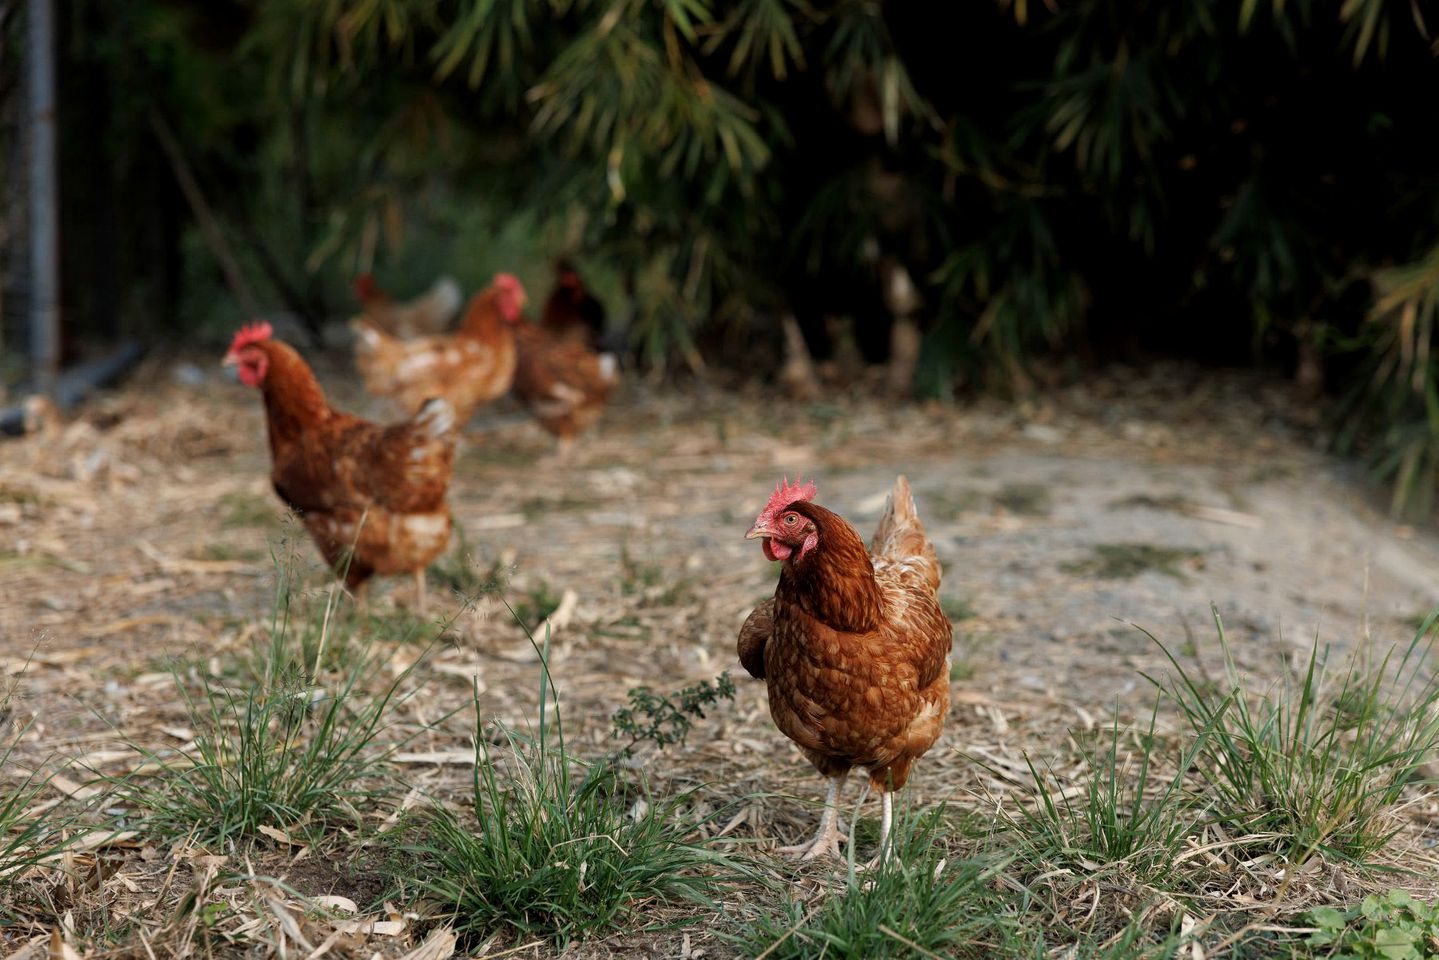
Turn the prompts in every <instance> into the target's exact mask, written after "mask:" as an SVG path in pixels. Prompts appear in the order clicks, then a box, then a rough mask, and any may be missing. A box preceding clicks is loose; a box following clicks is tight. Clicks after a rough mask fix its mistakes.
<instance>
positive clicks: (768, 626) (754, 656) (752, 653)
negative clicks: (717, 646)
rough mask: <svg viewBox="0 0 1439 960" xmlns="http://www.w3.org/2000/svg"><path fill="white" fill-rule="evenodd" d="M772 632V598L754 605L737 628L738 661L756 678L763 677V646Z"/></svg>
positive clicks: (760, 678)
mask: <svg viewBox="0 0 1439 960" xmlns="http://www.w3.org/2000/svg"><path fill="white" fill-rule="evenodd" d="M773 632H774V598H773V597H771V598H770V599H768V600H766V601H765V602H764V603H761V604H760V605H759V606H757V607H755V608H754V610H753V611H752V612H751V613H750V615H749V616H748V617H747V618H745V622H744V626H742V627H740V628H739V642H738V643H737V644H735V647H736V649H737V650H738V652H739V662H740V665H741V666H743V667H744V668H745V669H746V670H747V671H749V675H750V676H752V677H754V678H755V679H756V680H763V679H764V648H765V644H767V643H768V642H769V638H770V634H771V633H773Z"/></svg>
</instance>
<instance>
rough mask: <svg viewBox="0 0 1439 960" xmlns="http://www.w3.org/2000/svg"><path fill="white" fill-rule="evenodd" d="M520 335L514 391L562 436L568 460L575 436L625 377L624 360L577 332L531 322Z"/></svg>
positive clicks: (561, 448)
mask: <svg viewBox="0 0 1439 960" xmlns="http://www.w3.org/2000/svg"><path fill="white" fill-rule="evenodd" d="M515 338H516V343H517V346H518V350H519V357H518V360H517V362H516V366H515V396H516V397H517V398H519V401H520V402H521V403H522V404H524V406H525V408H526V409H527V410H529V411H530V413H532V414H534V416H535V419H537V420H539V422H540V426H542V427H544V428H545V430H547V431H549V432H550V433H551V434H553V435H554V436H555V437H556V438H557V439H558V441H559V449H558V454H559V460H560V462H562V463H563V462H565V461H567V460H569V457H570V451H571V448H572V447H573V445H574V439H575V437H576V436H578V435H579V434H580V433H582V432H584V431H585V430H587V429H589V428H590V427H591V426H593V425H594V422H595V421H596V420H598V419H599V418H600V411H601V410H602V409H604V405H605V401H606V400H608V399H609V396H610V394H611V393H612V392H613V391H614V389H615V387H616V386H617V385H618V384H619V382H620V369H619V363H618V362H616V360H615V358H614V355H613V354H609V353H595V352H594V351H593V350H591V349H590V348H589V347H588V346H586V345H585V343H584V342H583V341H582V340H580V339H578V338H577V337H575V336H574V335H573V334H556V333H552V332H550V331H549V330H547V329H545V328H544V327H538V326H535V325H533V324H529V323H522V324H520V326H519V327H518V328H517V330H516V333H515Z"/></svg>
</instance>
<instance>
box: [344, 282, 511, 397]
mask: <svg viewBox="0 0 1439 960" xmlns="http://www.w3.org/2000/svg"><path fill="white" fill-rule="evenodd" d="M524 305H525V288H524V287H523V286H521V285H520V281H519V280H517V279H516V278H515V277H514V276H513V275H512V274H508V273H501V274H496V275H495V279H494V282H493V283H491V284H490V285H489V286H488V287H486V288H485V289H484V290H481V291H480V292H479V293H477V294H475V295H474V296H473V297H471V298H470V302H469V305H468V306H466V307H465V316H464V319H463V321H461V323H460V329H459V330H457V331H455V332H454V333H453V334H442V335H436V336H430V337H415V338H414V339H411V340H402V339H399V338H398V337H392V336H390V335H389V334H388V333H386V332H385V331H383V330H381V329H379V328H378V327H376V326H375V325H374V324H373V323H371V322H370V321H368V320H366V319H364V318H362V317H357V318H356V319H354V320H352V321H350V324H351V326H352V327H353V328H354V330H355V334H356V336H355V366H356V367H358V368H359V371H360V377H361V378H362V379H363V380H364V381H365V389H366V390H368V391H369V392H370V393H373V394H375V395H376V396H381V397H389V398H390V399H391V400H393V401H395V402H396V403H397V404H398V405H399V406H400V408H401V409H402V410H404V411H405V412H406V413H414V412H415V411H417V410H419V409H420V405H421V404H423V403H424V402H425V401H426V400H428V399H430V398H431V397H444V398H445V399H446V400H448V401H449V402H450V406H452V407H454V409H455V418H456V421H457V422H458V423H460V424H461V425H463V424H464V423H466V422H467V421H468V420H469V419H470V417H471V416H472V415H473V414H474V412H475V411H476V410H477V409H479V407H481V406H482V405H484V404H486V403H489V402H490V401H491V400H494V399H496V398H497V397H500V396H502V395H504V393H505V391H506V390H509V389H510V384H511V382H512V381H513V380H514V376H515V325H516V324H519V323H522V322H523V316H522V314H521V312H520V311H521V309H522V308H523V307H524Z"/></svg>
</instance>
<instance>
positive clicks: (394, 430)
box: [224, 323, 455, 611]
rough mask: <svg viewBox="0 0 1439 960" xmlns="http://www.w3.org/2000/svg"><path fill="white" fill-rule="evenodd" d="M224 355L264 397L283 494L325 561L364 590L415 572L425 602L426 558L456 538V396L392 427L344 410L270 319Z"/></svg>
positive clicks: (275, 477)
mask: <svg viewBox="0 0 1439 960" xmlns="http://www.w3.org/2000/svg"><path fill="white" fill-rule="evenodd" d="M224 362H225V364H226V366H235V367H238V368H239V376H240V380H241V382H243V383H245V384H247V385H249V386H252V387H258V388H259V390H260V393H261V395H262V396H263V397H264V399H265V419H266V422H267V424H268V426H269V432H270V454H271V458H272V460H273V466H272V469H271V472H270V479H271V481H272V482H273V483H274V486H275V493H277V494H278V495H279V497H280V499H281V500H283V501H284V502H285V503H286V505H288V506H289V507H290V508H291V509H292V510H294V511H295V512H296V513H298V514H299V515H300V519H301V520H303V521H304V523H305V528H306V529H307V530H309V532H310V536H311V537H313V538H314V540H315V543H316V545H317V546H318V547H319V548H320V553H321V554H323V555H324V557H325V562H326V563H328V564H329V565H330V566H331V567H332V568H333V569H334V570H335V571H336V573H337V574H342V575H343V576H344V578H345V585H346V586H347V587H349V588H350V589H351V590H352V591H353V592H355V593H357V594H360V593H362V592H363V591H364V588H365V585H366V583H367V581H368V580H369V579H370V577H371V576H372V575H374V574H377V573H379V574H397V573H409V574H412V575H413V576H414V578H415V590H416V594H417V596H416V605H417V607H418V608H419V609H420V610H421V611H423V610H424V605H425V567H427V566H428V565H429V563H430V561H431V560H433V559H435V557H437V556H439V555H440V553H441V552H442V551H443V550H444V549H445V545H446V544H447V543H448V542H449V539H450V527H451V522H452V521H451V518H450V507H449V504H448V503H446V501H445V493H446V491H447V490H448V489H449V485H450V471H451V469H452V467H453V466H454V459H455V413H454V410H453V409H452V408H451V407H450V404H449V403H448V401H446V400H443V399H434V400H430V401H428V402H427V403H425V404H424V405H423V406H421V407H420V410H419V412H418V413H416V414H415V416H414V417H413V418H412V419H410V420H406V421H404V422H401V423H396V424H392V425H390V426H380V425H378V424H374V423H371V422H370V421H368V420H362V419H360V418H359V417H353V416H350V415H349V414H347V413H341V412H340V411H338V410H335V409H333V408H331V407H330V405H329V404H328V403H327V402H326V401H325V393H324V391H323V390H321V389H320V384H319V382H318V381H316V379H315V375H314V373H313V372H311V370H310V367H309V365H308V364H307V363H305V361H304V360H303V359H302V358H301V357H300V355H299V354H298V353H296V352H295V350H294V349H293V348H292V347H291V346H289V344H286V343H283V342H281V341H279V340H274V339H271V334H270V325H269V324H268V323H259V324H255V325H254V326H250V327H246V328H244V329H243V330H241V331H240V332H239V333H237V334H236V335H235V340H234V342H233V343H232V344H231V346H230V351H229V352H228V353H226V354H225V361H224Z"/></svg>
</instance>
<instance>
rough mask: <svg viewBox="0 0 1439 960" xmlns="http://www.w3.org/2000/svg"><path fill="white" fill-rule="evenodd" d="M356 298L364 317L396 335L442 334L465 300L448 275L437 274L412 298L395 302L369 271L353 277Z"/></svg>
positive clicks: (458, 287) (456, 284) (458, 286)
mask: <svg viewBox="0 0 1439 960" xmlns="http://www.w3.org/2000/svg"><path fill="white" fill-rule="evenodd" d="M355 298H356V299H358V300H359V301H360V305H361V306H362V307H363V308H364V316H365V319H367V320H369V321H370V322H371V323H373V324H374V325H375V326H377V327H379V328H380V329H381V330H383V331H385V332H386V333H388V334H390V335H392V336H396V337H419V336H425V335H427V334H433V333H444V332H445V331H446V330H448V329H449V328H450V321H451V320H453V319H454V318H455V314H456V313H458V312H459V309H460V304H461V303H462V302H464V294H463V293H461V291H460V285H459V284H458V283H456V282H455V281H454V279H453V278H451V277H439V278H438V279H436V280H435V282H434V283H433V284H431V285H430V289H429V290H426V291H425V292H424V293H422V294H420V295H419V296H418V297H416V298H415V299H413V300H409V301H407V302H405V303H396V302H395V300H394V298H393V297H391V296H390V295H389V294H388V293H386V292H385V291H384V290H383V289H381V287H380V285H379V284H378V283H377V282H376V281H375V278H374V277H373V276H371V275H370V274H368V273H365V274H361V275H360V276H358V277H356V278H355Z"/></svg>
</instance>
